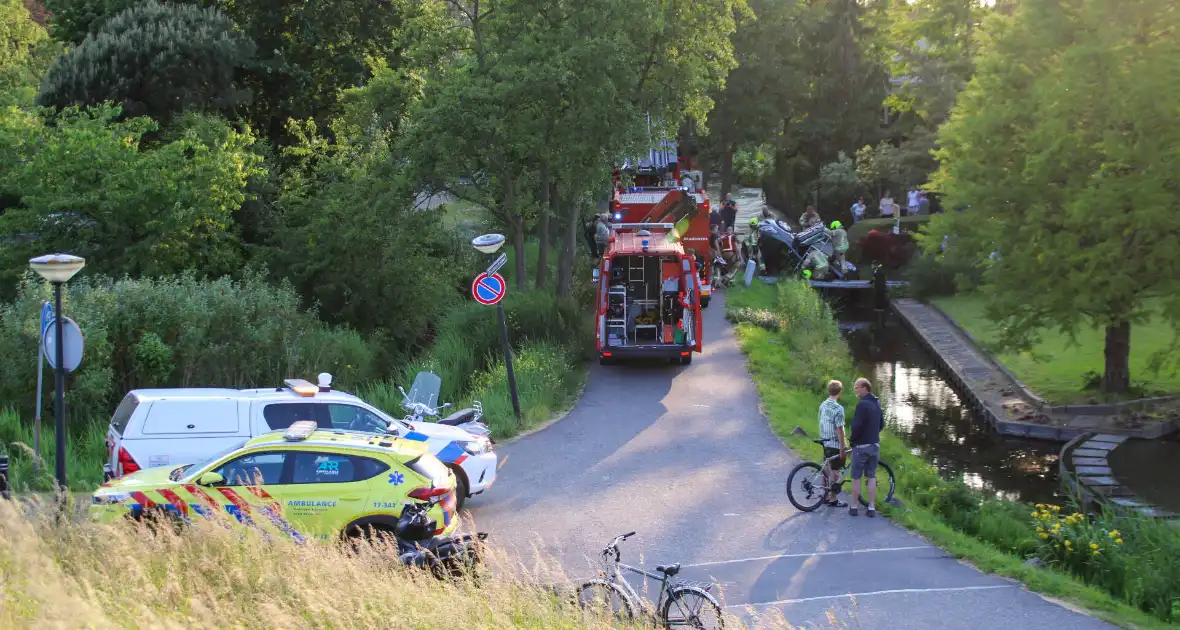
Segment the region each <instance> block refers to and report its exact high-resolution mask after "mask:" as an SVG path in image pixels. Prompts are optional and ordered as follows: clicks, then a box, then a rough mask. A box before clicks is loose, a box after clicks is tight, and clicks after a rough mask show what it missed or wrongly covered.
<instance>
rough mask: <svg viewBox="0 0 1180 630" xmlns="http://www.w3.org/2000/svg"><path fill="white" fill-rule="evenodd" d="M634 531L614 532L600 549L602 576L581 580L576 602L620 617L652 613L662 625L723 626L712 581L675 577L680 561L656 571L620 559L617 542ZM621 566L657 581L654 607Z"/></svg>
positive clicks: (668, 626) (701, 627)
mask: <svg viewBox="0 0 1180 630" xmlns="http://www.w3.org/2000/svg"><path fill="white" fill-rule="evenodd" d="M634 535H635V532H630V533H627V534H622V535H620V536H615V539H614V540H612V541H611V542H610V544H609V545H607V546H606V548H604V549H603V550H602V562H603V565H604V566H603V572H602V577H598V578H594V579H592V580H588V581H586V582H583V583H582V585H581V586H579V587H578V590H577V596H578V603H579V605H581V606H582V607H583V608H595V607H602V608H604V609H607V610H610V611H611V612H612V613H613V615H614V616H615V617H616V618H617V619H620V620H629V619H633V618H634V617H635V613H636V611H640V612H641V613H643V614H645V615H648V616H654V618H655V621H657V622H658V623H660V624H662V625H663V626H664V627H667V628H673V627H688V628H700V629H704V628H718V629H720V628H724V627H725V624H724V621H723V619H722V615H721V604H718V603H717V600H716V599H715V598H714V597H713V596H712V595H710V594H709V591H710V590H712V588H713V585H712V584H709V583H707V582H690V581H687V580H675V579H673V578H675V577H676V574H677V573H680V563H679V562H677V563H676V564H672V565H668V566H664V565H660V566H658V567H656V573H659V575H656V574H654V573H648V572H647V571H644V570H643V569H640V568H638V567H633V566H630V565H627V564H623V563H622V562H620V558H621V554H620V553H619V543H620V542H623V541H624V540H627V539H628V538H630V537H632V536H634ZM622 570H627V571H630V572H632V573H637V574H639V575H643V576H646V577H649V578H651V579H653V580H656V581H658V582H659V583H660V595H659V597H658V598H657V599H656V606H655V609H654V610H655V611H658V614H655V615H653V612H652V611H651V610H649V609H648V608H647V606H646V602H645V601H644V600H643V599H642V598H640V597H639V593H638V592H636V590H635V589H634V588H633V587H632V586H631V584H630V583H629V582H628V581H627V578H626V577H625V576H624V575H623V571H622Z"/></svg>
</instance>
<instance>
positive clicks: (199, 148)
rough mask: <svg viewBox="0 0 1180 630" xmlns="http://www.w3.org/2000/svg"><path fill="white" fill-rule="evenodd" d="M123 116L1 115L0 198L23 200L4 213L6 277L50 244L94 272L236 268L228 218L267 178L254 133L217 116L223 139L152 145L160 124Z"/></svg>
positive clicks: (192, 133)
mask: <svg viewBox="0 0 1180 630" xmlns="http://www.w3.org/2000/svg"><path fill="white" fill-rule="evenodd" d="M118 115H119V110H118V109H117V108H110V107H100V108H96V109H93V110H89V111H79V110H73V109H71V110H68V111H66V112H63V113H62V114H61V115H60V116H58V117H57V119H56V120H55V121H54V122H53V124H47V123H46V122H45V121H44V120H42V119H41V118H39V117H38V116H36V115H35V114H31V113H28V112H24V111H21V110H17V109H15V108H13V109H8V110H0V171H2V172H3V173H4V177H3V179H2V180H0V198H11V199H14V200H15V202H14V203H12V205H11V206H9V207H7V208H2V209H3V210H4V213H3V215H2V216H0V238H4V239H5V240H6V242H5V243H4V246H3V247H2V248H0V260H2V261H3V262H2V266H0V272H3V273H4V274H5V275H6V276H8V278H7V279H9V280H10V281H11V285H15V284H16V283H17V282H18V281H19V278H20V276H21V275H23V273H24V271H25V270H26V269H27V263H28V259H29V258H30V257H32V256H36V255H39V254H43V253H45V252H47V251H61V252H70V253H74V254H78V255H80V256H84V257H85V258H86V260H87V265H88V268H89V269H90V270H91V271H90V272H89V273H104V274H109V275H112V276H121V275H123V274H130V275H133V276H139V275H169V274H174V273H180V272H181V271H182V270H186V269H199V270H201V272H202V273H204V274H208V275H210V276H216V275H219V274H221V273H228V272H231V271H234V270H236V269H238V268H239V267H240V265H241V254H242V252H241V250H240V247H239V245H238V239H237V237H236V235H235V234H234V231H233V229H232V224H233V220H232V213H233V212H234V211H235V210H236V209H237V208H238V207H239V206H241V204H242V202H243V201H245V199H246V193H245V187H246V183H247V181H248V180H249V178H250V177H252V176H253V175H255V174H257V173H259V169H258V158H257V156H255V155H254V154H253V153H252V152H251V150H250V148H251V145H252V144H253V142H254V140H253V137H252V136H251V135H250V134H249V133H240V132H237V131H234V130H233V129H230V128H229V125H228V124H227V123H226V122H225V121H216V123H217V125H219V126H220V134H219V137H217V138H216V139H212V138H202V137H201V136H200V135H198V131H197V130H195V129H193V130H188V131H186V132H185V133H184V134H183V135H182V136H181V137H179V138H177V139H175V140H172V141H169V142H163V143H160V144H158V145H156V146H155V147H154V148H150V149H149V148H147V147H146V145H145V144H144V141H143V138H144V136H145V134H148V133H149V132H152V131H154V130H155V129H156V125H155V123H153V122H152V121H150V120H147V119H144V118H135V119H131V120H126V121H123V122H116V120H115V119H116V118H117V117H118ZM11 285H10V286H11ZM5 288H7V287H5Z"/></svg>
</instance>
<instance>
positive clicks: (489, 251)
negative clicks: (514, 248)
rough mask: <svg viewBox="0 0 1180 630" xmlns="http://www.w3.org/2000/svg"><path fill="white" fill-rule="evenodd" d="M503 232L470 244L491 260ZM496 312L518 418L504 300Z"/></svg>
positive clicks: (518, 403) (516, 412)
mask: <svg viewBox="0 0 1180 630" xmlns="http://www.w3.org/2000/svg"><path fill="white" fill-rule="evenodd" d="M504 240H505V239H504V235H503V234H484V235H483V236H477V237H475V238H474V239H472V241H471V246H472V247H474V248H475V249H476V251H478V252H480V253H481V254H486V255H487V257H488V260H492V259H493V256H494V255H495V253H496V252H498V251H500V248H501V247H503V246H504ZM496 312H497V313H498V314H499V316H500V341H502V342H503V343H504V366H505V367H506V368H508V391H509V393H511V395H512V412H513V413H515V414H516V419H517V420H520V398H519V396H517V394H516V373H515V372H514V371H513V370H512V346H510V345H509V344H508V324H507V323H506V322H505V321H504V300H500V301H498V302H496Z"/></svg>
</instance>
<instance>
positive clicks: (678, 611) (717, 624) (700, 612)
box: [660, 584, 725, 630]
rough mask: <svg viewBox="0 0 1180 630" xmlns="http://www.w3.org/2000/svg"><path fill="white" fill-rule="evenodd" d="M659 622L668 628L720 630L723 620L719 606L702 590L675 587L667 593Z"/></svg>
mask: <svg viewBox="0 0 1180 630" xmlns="http://www.w3.org/2000/svg"><path fill="white" fill-rule="evenodd" d="M660 620H661V621H663V622H664V626H666V627H668V628H693V629H694V630H713V629H716V630H721V629H722V628H724V627H725V619H724V618H723V617H722V615H721V604H718V603H717V600H716V599H714V598H713V596H712V595H710V594H709V592H708V591H706V590H705V589H703V588H699V587H696V586H686V585H683V584H681V585H677V586H673V587H672V588H671V589H670V590H669V591H668V599H666V600H664V609H663V610H661V611H660Z"/></svg>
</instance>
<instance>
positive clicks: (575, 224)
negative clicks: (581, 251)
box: [557, 198, 582, 297]
mask: <svg viewBox="0 0 1180 630" xmlns="http://www.w3.org/2000/svg"><path fill="white" fill-rule="evenodd" d="M563 201H564V203H565V204H566V206H565V208H566V214H565V230H564V232H565V234H564V237H563V239H562V240H563V241H564V242H563V243H562V247H561V262H560V264H559V265H558V270H557V294H558V295H560V296H562V297H565V296H567V295H569V294H570V289H571V288H572V287H573V282H574V263H575V262H576V261H577V260H578V228H579V227H580V226H581V223H582V221H581V219H582V213H581V208H579V206H578V204H576V203H573V202H571V201H570V199H568V198H567V199H563Z"/></svg>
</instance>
